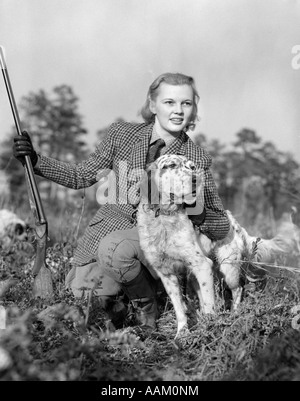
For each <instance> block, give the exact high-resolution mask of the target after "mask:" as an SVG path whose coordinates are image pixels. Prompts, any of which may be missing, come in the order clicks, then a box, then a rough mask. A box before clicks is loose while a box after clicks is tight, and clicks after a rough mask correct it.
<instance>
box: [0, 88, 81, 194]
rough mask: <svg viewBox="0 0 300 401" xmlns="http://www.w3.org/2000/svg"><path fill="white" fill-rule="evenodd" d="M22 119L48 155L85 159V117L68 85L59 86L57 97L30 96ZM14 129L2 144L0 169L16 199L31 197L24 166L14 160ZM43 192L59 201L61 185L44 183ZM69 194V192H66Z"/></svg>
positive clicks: (42, 93)
mask: <svg viewBox="0 0 300 401" xmlns="http://www.w3.org/2000/svg"><path fill="white" fill-rule="evenodd" d="M19 111H20V117H21V120H22V123H21V125H22V127H23V129H26V130H27V131H28V132H29V133H30V136H31V138H32V142H33V144H34V146H35V147H36V148H37V149H38V150H39V151H40V153H41V154H43V155H45V156H50V157H53V158H55V159H58V160H61V161H67V162H77V161H80V160H82V159H83V158H84V157H85V155H86V152H87V148H86V142H85V141H84V138H83V137H84V135H85V134H87V130H86V129H85V128H84V127H83V121H82V116H81V115H80V114H79V112H78V97H77V96H75V94H74V92H73V89H72V88H71V87H70V86H68V85H61V86H57V87H55V88H54V89H53V95H49V94H47V93H46V92H45V91H44V90H40V91H39V92H37V93H33V92H31V93H29V95H28V96H24V97H23V98H22V99H21V102H20V106H19ZM15 135H16V130H15V129H13V130H12V132H11V134H10V137H9V138H8V139H7V140H5V141H4V142H3V144H2V151H1V163H0V168H1V169H5V172H6V174H7V175H8V181H9V183H10V190H11V194H12V197H13V198H15V193H17V198H19V199H21V200H22V199H24V197H27V194H26V190H25V185H24V171H23V169H22V166H21V164H20V163H18V162H17V161H15V160H11V145H12V138H13V136H15ZM43 181H44V185H43V186H42V187H43V191H46V192H47V196H46V198H47V199H52V200H54V199H56V196H57V191H58V186H57V184H55V183H52V182H50V181H47V180H43ZM65 191H66V193H67V189H65Z"/></svg>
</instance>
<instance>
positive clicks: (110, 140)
mask: <svg viewBox="0 0 300 401" xmlns="http://www.w3.org/2000/svg"><path fill="white" fill-rule="evenodd" d="M152 129H153V124H145V123H142V124H133V123H126V122H119V123H113V124H112V125H111V126H110V127H109V129H108V133H107V136H106V138H105V139H104V140H103V141H102V142H100V143H99V144H98V145H97V146H96V149H95V151H94V152H93V153H91V154H90V156H89V157H88V158H87V159H86V160H85V161H83V162H81V163H78V164H70V163H64V162H61V161H57V160H55V159H52V158H50V157H45V156H40V158H41V159H40V163H39V166H38V167H37V168H35V173H36V174H38V175H40V176H42V177H45V178H47V179H49V180H51V181H54V182H56V183H58V184H61V185H63V186H66V187H69V188H73V189H80V188H86V187H89V186H91V185H94V184H96V183H97V180H99V176H101V175H105V174H107V173H108V172H109V170H113V171H114V173H115V177H116V183H117V185H116V188H117V196H116V202H114V203H113V204H109V203H107V204H104V205H102V206H101V207H100V208H99V210H98V212H97V213H96V215H95V216H94V217H93V218H92V220H91V221H90V223H89V225H88V227H87V228H86V230H85V232H84V235H83V237H82V238H81V239H80V240H79V243H78V247H77V249H76V251H75V254H74V261H73V266H74V268H75V267H76V266H80V265H84V264H87V263H88V262H89V261H90V260H92V259H93V258H94V257H95V255H96V253H97V248H98V244H99V242H100V240H101V239H102V238H103V237H104V236H106V235H107V234H110V233H111V232H113V231H116V230H125V229H130V228H133V227H134V226H136V219H135V217H134V214H133V213H134V212H135V210H136V206H137V205H138V203H139V189H138V188H139V181H140V178H141V174H143V172H144V170H145V165H146V157H147V153H148V149H149V141H150V138H151V134H152ZM163 153H166V154H178V155H185V156H186V157H188V158H189V159H191V160H193V161H194V163H196V164H197V165H198V166H199V167H200V168H203V169H204V171H205V192H204V201H205V209H206V217H205V221H204V222H203V224H201V226H200V231H201V232H202V233H203V234H205V235H207V236H208V237H209V238H211V239H212V240H218V239H222V238H224V237H225V236H226V234H227V233H228V230H229V222H228V218H227V215H226V213H225V211H224V209H223V205H222V202H221V200H220V198H219V196H218V193H217V188H216V185H215V183H214V180H213V177H212V174H211V172H210V169H209V168H210V165H211V156H210V155H209V154H208V153H207V152H206V151H205V150H204V149H202V148H200V147H199V146H197V145H195V144H194V143H193V141H192V140H191V139H190V138H189V137H188V135H187V134H186V133H185V132H182V133H181V134H180V135H179V137H178V138H176V140H174V141H173V142H172V143H171V145H169V146H168V147H167V148H165V150H164V152H163Z"/></svg>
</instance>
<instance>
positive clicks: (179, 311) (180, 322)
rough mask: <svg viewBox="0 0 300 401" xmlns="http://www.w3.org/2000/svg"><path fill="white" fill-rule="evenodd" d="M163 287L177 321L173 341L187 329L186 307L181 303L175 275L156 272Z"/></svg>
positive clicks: (178, 285)
mask: <svg viewBox="0 0 300 401" xmlns="http://www.w3.org/2000/svg"><path fill="white" fill-rule="evenodd" d="M157 273H158V275H159V277H160V279H161V281H162V283H163V285H164V287H165V290H166V292H167V294H168V295H169V297H170V299H171V302H172V304H173V307H174V311H175V314H176V319H177V333H176V336H175V339H176V338H177V337H178V335H179V333H180V332H181V331H182V330H183V329H184V328H185V329H186V328H187V316H186V305H185V303H184V302H183V299H182V296H181V291H180V284H179V281H178V278H177V277H176V275H174V274H172V273H169V274H163V273H162V272H161V271H158V272H157Z"/></svg>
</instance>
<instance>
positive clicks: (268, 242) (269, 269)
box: [244, 221, 300, 281]
mask: <svg viewBox="0 0 300 401" xmlns="http://www.w3.org/2000/svg"><path fill="white" fill-rule="evenodd" d="M298 231H300V230H299V228H298V227H297V226H295V225H294V224H293V223H292V222H291V221H286V222H283V223H282V224H281V225H280V226H279V228H278V230H277V234H276V235H275V236H274V237H273V238H271V239H263V238H262V239H261V238H256V237H253V236H250V235H249V234H248V233H247V232H246V231H245V232H244V234H245V239H246V244H247V250H248V255H249V257H250V259H251V260H250V261H249V262H250V263H249V266H250V268H249V269H248V271H247V272H246V275H247V278H249V279H250V281H256V280H257V279H258V280H259V279H260V278H261V277H264V276H265V275H266V274H269V275H272V276H277V277H278V276H280V269H279V268H278V266H277V261H278V260H279V259H280V257H282V256H283V255H292V254H295V253H297V252H299V243H298V241H297V232H298ZM251 262H253V263H251ZM299 273H300V269H299Z"/></svg>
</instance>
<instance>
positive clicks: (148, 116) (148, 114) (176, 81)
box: [140, 72, 200, 129]
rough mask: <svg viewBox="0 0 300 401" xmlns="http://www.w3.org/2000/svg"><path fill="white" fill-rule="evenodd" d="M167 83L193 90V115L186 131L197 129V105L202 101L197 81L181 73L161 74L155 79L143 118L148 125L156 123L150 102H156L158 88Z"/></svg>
mask: <svg viewBox="0 0 300 401" xmlns="http://www.w3.org/2000/svg"><path fill="white" fill-rule="evenodd" d="M163 82H164V83H166V84H169V85H189V86H190V87H191V88H192V90H193V112H192V115H191V120H190V122H189V123H188V125H187V127H186V129H193V128H194V127H195V121H196V120H197V113H198V107H197V103H198V101H199V99H200V97H199V95H198V92H197V89H196V86H195V81H194V78H192V77H189V76H187V75H184V74H180V73H171V72H166V73H164V74H161V75H160V76H159V77H157V78H156V79H155V81H153V82H152V84H151V85H150V87H149V90H148V93H147V99H146V102H145V104H144V106H143V107H142V109H141V113H140V114H141V116H142V117H143V119H144V121H145V122H146V123H148V124H150V123H151V122H154V120H155V115H154V114H153V113H152V111H151V110H150V101H154V100H155V99H156V97H157V95H158V88H159V86H160V85H161V84H162V83H163Z"/></svg>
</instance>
